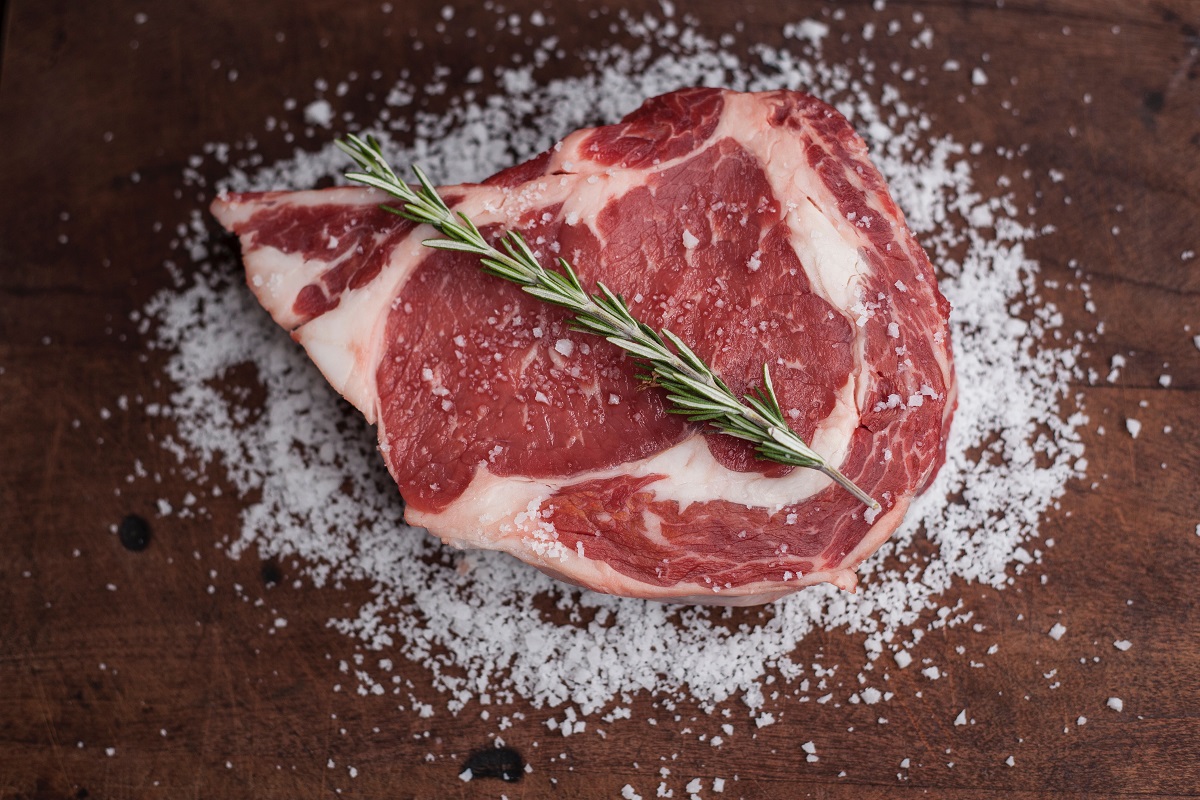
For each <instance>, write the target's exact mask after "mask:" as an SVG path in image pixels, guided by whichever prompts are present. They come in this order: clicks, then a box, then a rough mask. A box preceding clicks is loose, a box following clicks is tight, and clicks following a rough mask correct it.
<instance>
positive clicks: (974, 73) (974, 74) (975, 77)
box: [971, 67, 988, 86]
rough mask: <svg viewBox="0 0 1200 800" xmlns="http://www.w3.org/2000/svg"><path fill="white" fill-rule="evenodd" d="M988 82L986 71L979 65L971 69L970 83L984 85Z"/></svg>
mask: <svg viewBox="0 0 1200 800" xmlns="http://www.w3.org/2000/svg"><path fill="white" fill-rule="evenodd" d="M987 82H988V77H987V73H986V72H984V71H983V70H982V69H980V68H979V67H976V68H975V69H973V70H971V84H972V85H974V86H986V85H987Z"/></svg>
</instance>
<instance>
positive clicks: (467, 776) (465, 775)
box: [458, 767, 475, 783]
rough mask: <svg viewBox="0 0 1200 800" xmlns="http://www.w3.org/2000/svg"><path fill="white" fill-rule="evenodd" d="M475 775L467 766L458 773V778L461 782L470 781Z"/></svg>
mask: <svg viewBox="0 0 1200 800" xmlns="http://www.w3.org/2000/svg"><path fill="white" fill-rule="evenodd" d="M474 777H475V776H474V775H473V774H472V773H471V768H470V767H467V768H466V769H464V770H463V771H462V772H460V773H458V779H459V780H460V781H462V782H463V783H470V782H471V779H472V778H474Z"/></svg>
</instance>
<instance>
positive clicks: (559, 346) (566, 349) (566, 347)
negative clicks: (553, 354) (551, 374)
mask: <svg viewBox="0 0 1200 800" xmlns="http://www.w3.org/2000/svg"><path fill="white" fill-rule="evenodd" d="M554 349H555V350H557V351H558V352H559V353H561V354H562V355H564V356H568V357H569V356H570V355H571V354H572V353H574V352H575V343H574V342H572V341H571V340H570V339H559V340H558V341H557V342H555V343H554Z"/></svg>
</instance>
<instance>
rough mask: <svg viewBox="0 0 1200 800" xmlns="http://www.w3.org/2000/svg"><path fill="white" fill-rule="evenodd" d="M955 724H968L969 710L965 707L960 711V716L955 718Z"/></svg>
mask: <svg viewBox="0 0 1200 800" xmlns="http://www.w3.org/2000/svg"><path fill="white" fill-rule="evenodd" d="M954 724H955V725H966V724H967V710H966V709H965V708H964V709H963V710H962V711H960V712H958V716H957V717H955V718H954Z"/></svg>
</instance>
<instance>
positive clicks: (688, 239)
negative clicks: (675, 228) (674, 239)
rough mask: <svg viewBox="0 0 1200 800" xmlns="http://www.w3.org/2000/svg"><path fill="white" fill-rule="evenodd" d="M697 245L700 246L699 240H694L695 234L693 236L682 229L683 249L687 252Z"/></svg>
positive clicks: (685, 229)
mask: <svg viewBox="0 0 1200 800" xmlns="http://www.w3.org/2000/svg"><path fill="white" fill-rule="evenodd" d="M698 244H700V240H699V239H697V238H696V236H695V234H693V233H692V232H691V231H689V230H688V229H687V228H684V229H683V246H684V247H685V248H687V249H688V250H691V249H692V248H694V247H695V246H696V245H698Z"/></svg>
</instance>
